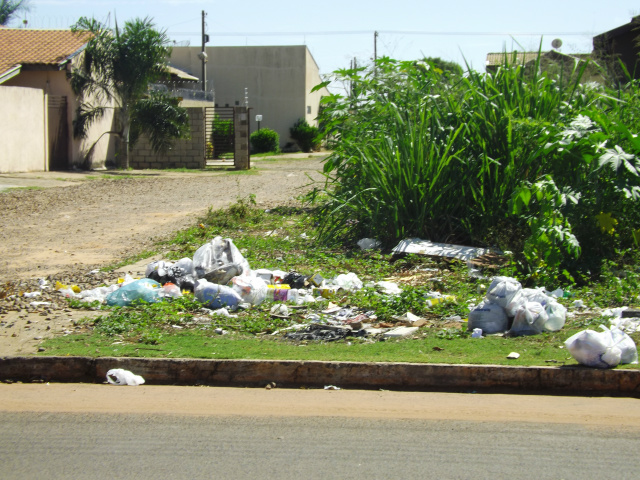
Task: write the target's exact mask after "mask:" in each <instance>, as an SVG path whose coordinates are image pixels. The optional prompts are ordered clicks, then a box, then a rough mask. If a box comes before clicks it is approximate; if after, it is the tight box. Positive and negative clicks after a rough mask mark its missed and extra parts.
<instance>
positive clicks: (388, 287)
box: [373, 280, 402, 295]
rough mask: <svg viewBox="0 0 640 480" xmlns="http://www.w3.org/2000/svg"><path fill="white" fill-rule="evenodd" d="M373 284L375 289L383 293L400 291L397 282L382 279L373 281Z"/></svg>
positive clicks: (395, 293) (390, 293)
mask: <svg viewBox="0 0 640 480" xmlns="http://www.w3.org/2000/svg"><path fill="white" fill-rule="evenodd" d="M373 286H374V287H375V288H376V290H377V291H379V292H380V293H383V294H385V295H400V294H401V293H402V289H401V288H400V287H399V286H398V284H397V283H393V282H387V281H384V280H383V281H380V282H375V283H373Z"/></svg>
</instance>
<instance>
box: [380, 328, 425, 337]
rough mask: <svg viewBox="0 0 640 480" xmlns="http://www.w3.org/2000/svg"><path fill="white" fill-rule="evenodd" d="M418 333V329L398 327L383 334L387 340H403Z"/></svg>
mask: <svg viewBox="0 0 640 480" xmlns="http://www.w3.org/2000/svg"><path fill="white" fill-rule="evenodd" d="M417 331H418V327H396V328H392V329H391V330H389V331H388V332H385V333H384V334H383V337H387V338H403V337H408V336H409V335H413V334H414V333H416V332H417Z"/></svg>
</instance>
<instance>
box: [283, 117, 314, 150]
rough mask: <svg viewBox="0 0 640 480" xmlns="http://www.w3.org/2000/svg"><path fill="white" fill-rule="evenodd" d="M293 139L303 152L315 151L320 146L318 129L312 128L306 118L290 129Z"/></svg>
mask: <svg viewBox="0 0 640 480" xmlns="http://www.w3.org/2000/svg"><path fill="white" fill-rule="evenodd" d="M289 132H291V138H293V139H294V140H295V141H296V143H297V144H298V146H299V147H300V149H301V150H302V151H303V152H310V151H311V150H315V149H316V148H318V146H319V145H320V139H319V136H318V135H319V133H320V131H319V130H318V128H317V127H312V126H311V125H309V124H308V123H307V121H306V120H305V119H304V118H301V119H300V120H298V121H297V122H296V123H294V124H293V127H291V128H290V129H289Z"/></svg>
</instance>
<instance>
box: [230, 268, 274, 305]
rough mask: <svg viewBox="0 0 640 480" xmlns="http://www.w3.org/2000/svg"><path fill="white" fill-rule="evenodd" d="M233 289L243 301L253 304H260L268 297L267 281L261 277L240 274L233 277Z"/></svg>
mask: <svg viewBox="0 0 640 480" xmlns="http://www.w3.org/2000/svg"><path fill="white" fill-rule="evenodd" d="M231 283H232V288H233V290H234V291H235V292H236V293H237V294H238V295H240V297H241V298H242V301H243V302H245V303H250V304H251V305H260V304H261V303H262V302H264V300H265V299H266V298H267V288H268V287H267V283H266V282H265V281H264V280H263V279H262V278H260V277H250V276H246V275H240V276H239V277H233V278H232V279H231Z"/></svg>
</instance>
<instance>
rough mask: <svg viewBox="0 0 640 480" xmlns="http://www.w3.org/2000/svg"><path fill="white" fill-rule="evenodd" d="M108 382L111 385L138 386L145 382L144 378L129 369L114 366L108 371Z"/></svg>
mask: <svg viewBox="0 0 640 480" xmlns="http://www.w3.org/2000/svg"><path fill="white" fill-rule="evenodd" d="M107 382H109V383H110V384H111V385H132V386H138V385H142V384H143V383H144V378H142V377H141V376H140V375H135V374H133V373H132V372H130V371H129V370H124V369H122V368H112V369H111V370H109V371H108V372H107Z"/></svg>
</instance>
